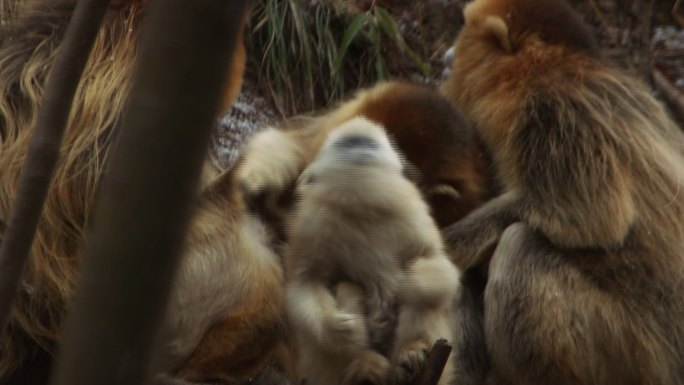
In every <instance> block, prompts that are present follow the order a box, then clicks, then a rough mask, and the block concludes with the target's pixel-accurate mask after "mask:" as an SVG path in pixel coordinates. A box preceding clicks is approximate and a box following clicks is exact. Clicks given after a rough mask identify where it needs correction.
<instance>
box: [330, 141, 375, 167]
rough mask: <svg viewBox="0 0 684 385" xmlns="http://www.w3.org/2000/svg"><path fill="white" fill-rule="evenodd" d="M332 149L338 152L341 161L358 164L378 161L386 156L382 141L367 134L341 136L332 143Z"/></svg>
mask: <svg viewBox="0 0 684 385" xmlns="http://www.w3.org/2000/svg"><path fill="white" fill-rule="evenodd" d="M330 150H331V151H335V152H336V153H337V155H338V158H339V159H338V160H339V161H340V162H344V163H351V164H357V165H367V164H372V163H376V162H378V161H380V160H381V159H382V158H383V157H386V155H385V154H383V150H382V147H381V145H380V143H379V142H378V141H377V140H375V139H374V138H371V137H369V136H365V135H356V134H350V135H344V136H341V137H339V138H337V139H336V140H335V141H334V142H333V143H332V145H331V146H330Z"/></svg>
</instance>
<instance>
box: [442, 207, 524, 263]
mask: <svg viewBox="0 0 684 385" xmlns="http://www.w3.org/2000/svg"><path fill="white" fill-rule="evenodd" d="M521 204H522V203H521V201H520V199H519V198H518V197H517V194H514V193H505V194H503V195H500V196H498V197H497V198H494V199H492V200H491V201H489V202H487V203H485V204H484V205H483V206H482V207H480V208H478V209H477V210H475V211H473V212H472V213H470V214H469V215H468V216H466V217H465V218H463V219H461V220H460V221H458V222H456V223H454V224H452V225H450V226H448V227H447V228H445V229H444V238H445V240H446V243H447V249H448V252H449V256H450V257H451V260H452V261H453V262H454V263H455V264H456V265H457V266H458V267H459V268H460V269H461V270H467V269H469V268H471V267H473V266H478V265H480V264H483V263H487V262H488V260H489V257H491V252H492V251H493V248H495V247H496V244H497V243H498V242H499V238H500V237H501V234H502V233H503V231H504V230H505V229H506V228H507V227H508V226H509V225H511V224H513V223H514V222H517V221H519V220H520V219H519V215H518V212H519V211H520V210H519V208H520V205H521Z"/></svg>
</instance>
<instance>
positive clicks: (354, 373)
mask: <svg viewBox="0 0 684 385" xmlns="http://www.w3.org/2000/svg"><path fill="white" fill-rule="evenodd" d="M389 373H390V363H389V360H387V358H385V357H384V356H383V355H381V354H380V353H378V352H376V351H374V350H364V351H362V352H360V353H359V354H358V355H357V357H356V358H355V359H354V361H352V363H351V364H349V366H347V368H345V370H344V375H343V376H342V381H341V382H340V384H341V385H358V384H373V385H384V384H387V383H388V382H389V381H388V377H389Z"/></svg>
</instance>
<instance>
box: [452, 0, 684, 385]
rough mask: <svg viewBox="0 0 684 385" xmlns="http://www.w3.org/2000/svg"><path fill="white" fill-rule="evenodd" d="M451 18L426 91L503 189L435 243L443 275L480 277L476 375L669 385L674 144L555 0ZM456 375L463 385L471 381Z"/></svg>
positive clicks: (674, 340) (681, 258)
mask: <svg viewBox="0 0 684 385" xmlns="http://www.w3.org/2000/svg"><path fill="white" fill-rule="evenodd" d="M464 13H465V26H464V28H463V30H462V31H461V32H460V34H459V36H458V38H457V40H456V42H455V49H456V57H455V60H454V63H453V68H452V73H451V75H450V77H449V78H448V79H447V80H446V81H445V83H444V85H443V87H442V91H443V92H444V93H445V94H446V95H447V96H448V97H450V98H451V99H452V100H453V101H454V102H455V103H456V105H457V106H459V107H460V108H461V109H462V110H463V111H464V113H465V115H466V117H468V118H469V119H471V120H472V121H473V122H474V124H475V128H476V130H477V131H478V132H479V133H480V136H481V137H482V138H483V141H484V143H485V145H486V147H487V149H488V150H489V152H490V154H491V156H492V160H493V165H494V168H495V169H496V172H497V176H498V178H499V180H500V181H501V183H502V185H503V189H504V193H503V194H502V195H501V196H499V197H497V198H495V199H493V200H491V201H489V202H488V203H486V204H485V205H483V206H482V207H480V208H479V209H477V210H476V211H474V212H473V213H471V214H470V215H469V216H467V217H466V218H464V219H463V220H462V221H460V222H457V223H456V224H454V225H452V226H450V227H448V228H447V229H446V230H445V236H446V240H447V243H448V247H449V251H450V253H451V254H452V257H453V260H454V261H455V262H456V264H457V265H458V266H459V267H461V268H462V269H464V270H466V269H473V268H475V269H477V268H485V269H486V268H487V264H488V281H487V283H486V288H485V290H484V337H483V336H481V335H480V336H479V337H480V338H481V340H480V341H479V343H480V344H484V345H485V346H486V350H487V353H488V355H489V359H490V360H491V361H490V362H489V364H487V363H486V362H485V363H481V364H483V365H491V368H490V370H489V373H488V374H483V375H482V377H485V376H486V377H487V379H486V381H487V382H486V383H487V384H526V385H537V384H558V385H566V384H573V385H581V384H583V385H589V384H591V385H603V384H605V385H607V384H611V385H626V384H681V383H684V159H683V157H682V149H683V148H684V136H683V135H682V133H681V132H680V131H679V130H678V128H677V127H676V126H675V124H674V123H673V122H672V121H671V120H670V118H669V117H668V116H667V115H666V113H665V111H664V110H663V108H662V107H661V105H660V104H659V103H658V102H657V101H656V100H654V99H653V97H652V96H651V94H650V92H649V90H648V88H647V87H646V86H645V85H644V84H642V83H641V82H640V81H638V80H635V79H633V78H632V77H631V76H629V75H627V74H625V73H624V72H623V71H621V70H620V69H618V68H616V67H615V66H613V65H612V64H610V63H608V62H606V60H604V59H602V58H601V57H600V55H599V54H598V52H597V49H596V45H595V44H594V42H593V40H592V38H591V36H590V34H589V33H588V32H587V28H586V27H585V26H584V25H583V23H582V22H581V21H580V19H579V17H578V16H577V15H576V14H575V13H574V12H573V11H572V9H571V8H570V6H569V5H568V4H566V3H565V2H564V1H560V0H475V1H473V2H472V3H470V4H469V5H468V6H467V7H466V8H465V11H464ZM497 242H498V246H496V250H495V251H494V253H493V255H492V254H490V253H489V252H488V250H490V249H491V247H492V246H493V245H496V244H497ZM490 255H491V259H490V258H489V256H490ZM465 274H467V272H465ZM475 329H476V328H475ZM474 335H475V336H476V337H477V336H478V335H479V334H478V332H477V331H476V332H475V333H474ZM469 343H472V344H473V345H476V343H477V342H473V341H470V342H469ZM472 364H473V362H470V363H466V364H464V365H461V366H460V370H461V371H462V373H457V375H459V374H460V375H461V377H460V378H462V379H463V382H464V383H479V382H480V381H482V380H483V378H482V377H481V378H472V377H469V376H470V375H472V374H473V373H475V374H476V375H480V374H481V373H477V371H478V370H479V369H481V368H479V369H478V368H477V367H475V368H474V367H473V366H472ZM464 368H466V369H469V370H473V372H471V373H468V372H467V370H466V369H464Z"/></svg>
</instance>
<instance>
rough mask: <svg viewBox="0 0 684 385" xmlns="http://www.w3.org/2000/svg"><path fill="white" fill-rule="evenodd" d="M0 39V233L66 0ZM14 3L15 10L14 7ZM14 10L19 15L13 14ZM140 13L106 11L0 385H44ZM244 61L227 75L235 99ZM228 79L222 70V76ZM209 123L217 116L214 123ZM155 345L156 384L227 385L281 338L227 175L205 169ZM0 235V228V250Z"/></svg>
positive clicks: (37, 6) (259, 229) (65, 16)
mask: <svg viewBox="0 0 684 385" xmlns="http://www.w3.org/2000/svg"><path fill="white" fill-rule="evenodd" d="M10 2H12V4H10V5H11V6H14V5H19V10H18V11H17V12H16V13H14V14H13V16H12V19H11V20H8V22H7V23H5V24H4V25H3V26H2V29H1V30H0V223H5V222H6V221H7V218H8V215H9V212H10V210H11V205H12V202H13V201H14V196H15V190H16V187H17V181H18V177H19V172H20V168H21V165H22V162H23V160H24V158H25V156H26V153H27V149H28V144H29V141H30V138H31V134H32V132H33V127H34V124H35V120H36V114H37V111H38V108H39V104H40V101H41V98H42V95H43V90H44V85H45V81H46V78H47V74H48V73H49V71H50V69H51V67H52V64H53V61H54V58H55V55H56V51H57V49H58V48H59V46H60V42H61V39H62V38H63V36H64V31H65V29H66V26H67V24H68V21H69V18H70V17H71V15H72V13H73V10H74V6H75V3H76V1H75V0H50V1H30V2H29V1H23V0H10ZM15 3H16V4H15ZM20 3H21V4H20ZM146 3H147V1H142V0H141V1H136V0H116V1H113V2H112V4H111V6H110V9H109V10H108V13H107V15H106V16H105V20H104V25H103V26H102V28H101V31H100V33H99V36H98V37H97V40H96V42H95V46H94V48H93V51H92V53H91V55H90V59H89V62H88V64H87V66H86V68H85V71H84V74H83V79H82V81H81V83H80V86H79V88H78V90H77V92H76V95H75V100H74V105H73V110H72V111H71V118H70V121H69V124H68V127H67V128H66V133H65V137H64V141H63V143H62V146H61V159H60V161H59V163H58V165H57V169H56V172H55V177H54V182H53V184H52V186H51V188H50V190H49V192H48V195H47V200H46V203H45V207H44V210H43V214H42V217H41V219H40V222H39V225H38V229H37V233H36V238H35V242H34V245H33V248H32V250H31V254H30V257H29V261H28V269H27V272H26V276H25V277H24V281H23V286H22V290H21V293H20V294H19V296H18V298H17V300H16V302H15V305H14V307H13V309H12V314H11V319H10V323H9V328H8V330H6V332H5V333H4V335H3V336H2V341H1V345H0V383H3V384H5V383H9V384H22V385H28V384H44V383H45V382H46V381H47V375H48V372H49V367H50V366H51V362H52V358H53V355H54V353H55V351H56V350H57V348H58V345H59V342H60V335H61V325H62V320H63V319H64V316H65V314H66V312H67V310H68V308H69V303H70V301H71V296H72V293H73V289H74V285H75V282H76V280H77V273H78V267H79V261H80V255H81V252H80V251H81V248H82V243H83V240H84V238H85V236H86V234H87V232H88V228H87V225H88V218H89V216H90V213H91V209H92V205H93V202H94V197H95V192H96V190H97V188H98V184H99V181H100V178H101V176H102V174H103V172H104V169H105V164H106V160H107V157H108V154H109V150H110V148H111V143H112V142H113V138H114V137H115V127H116V123H117V121H118V120H119V118H120V116H121V112H122V110H123V109H124V107H125V104H126V101H127V98H128V92H129V89H130V85H131V75H132V72H133V71H132V68H133V64H134V62H135V58H136V56H137V48H138V47H137V45H138V35H139V30H140V28H139V27H140V21H141V19H142V17H143V15H144V13H145V9H146V8H145V7H146ZM244 58H245V51H244V47H243V46H242V44H239V45H238V48H237V50H236V55H235V57H234V60H233V63H232V64H231V73H230V77H231V82H230V84H231V85H232V87H230V88H229V87H226V90H225V97H224V105H223V107H224V109H225V108H227V107H229V106H230V105H231V104H232V102H233V100H234V98H235V97H236V95H237V93H238V91H239V87H240V80H241V77H242V72H243V68H244ZM227 70H228V69H227ZM217 112H219V111H217ZM205 171H206V172H205V173H204V179H203V185H204V187H203V191H202V192H201V194H200V196H199V200H198V203H197V210H196V214H195V217H194V219H193V221H192V224H191V226H190V234H189V237H188V242H187V244H186V247H185V255H184V257H183V260H182V262H181V266H180V270H179V274H178V279H177V281H176V282H175V289H174V294H173V296H172V298H171V301H170V306H169V308H168V311H167V316H166V318H165V323H164V325H160V327H162V328H163V331H162V332H161V335H162V341H161V345H162V351H161V357H156V359H155V361H156V362H159V363H160V365H162V367H161V368H160V369H159V374H160V375H159V376H158V379H160V381H164V379H167V380H170V381H171V380H179V381H180V380H183V381H185V380H187V381H192V382H201V381H209V380H211V381H215V382H222V383H224V382H229V381H233V380H240V379H245V378H246V377H249V376H252V375H253V374H254V373H255V372H257V371H258V370H259V369H260V368H261V367H262V366H263V364H264V363H265V362H267V361H268V360H270V359H271V357H272V356H273V353H272V352H273V351H274V350H275V349H276V347H277V345H278V344H279V341H280V340H281V338H282V336H283V334H284V333H283V332H284V318H283V317H284V307H283V303H282V299H283V298H282V294H283V276H282V268H281V266H280V261H279V259H278V258H277V256H276V255H274V253H273V252H272V251H271V250H270V249H269V248H268V247H267V240H266V237H265V232H266V230H265V229H264V226H263V225H262V223H261V222H260V221H259V220H258V218H255V217H253V216H252V215H250V214H249V213H248V212H247V210H246V209H245V205H244V199H243V198H242V190H241V189H237V188H234V186H236V185H237V184H236V183H234V182H233V181H232V174H230V173H229V174H223V175H218V176H217V175H216V174H217V172H216V170H211V168H210V167H207V168H206V170H205ZM2 231H3V228H2V226H0V239H1V238H2Z"/></svg>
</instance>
